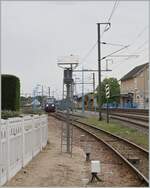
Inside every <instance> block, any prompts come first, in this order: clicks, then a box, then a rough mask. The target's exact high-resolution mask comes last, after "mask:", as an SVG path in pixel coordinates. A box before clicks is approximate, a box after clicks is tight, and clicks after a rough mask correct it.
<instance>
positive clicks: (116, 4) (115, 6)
mask: <svg viewBox="0 0 150 188" xmlns="http://www.w3.org/2000/svg"><path fill="white" fill-rule="evenodd" d="M118 4H119V0H116V1H115V3H114V6H113V8H112V11H111V13H110V16H109V18H108V20H107V22H110V20H111V18H112V16H113V14H114V12H115V10H116V9H117V7H118ZM106 29H107V25H106V26H105V28H104V30H103V32H102V35H101V37H102V36H103V34H104V32H105V31H106Z"/></svg>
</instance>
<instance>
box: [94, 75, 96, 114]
mask: <svg viewBox="0 0 150 188" xmlns="http://www.w3.org/2000/svg"><path fill="white" fill-rule="evenodd" d="M93 102H94V111H95V112H96V98H95V73H94V72H93Z"/></svg>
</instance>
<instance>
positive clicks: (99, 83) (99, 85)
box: [97, 23, 102, 121]
mask: <svg viewBox="0 0 150 188" xmlns="http://www.w3.org/2000/svg"><path fill="white" fill-rule="evenodd" d="M97 29H98V30H97V32H98V103H99V121H101V120H102V113H101V39H100V23H97Z"/></svg>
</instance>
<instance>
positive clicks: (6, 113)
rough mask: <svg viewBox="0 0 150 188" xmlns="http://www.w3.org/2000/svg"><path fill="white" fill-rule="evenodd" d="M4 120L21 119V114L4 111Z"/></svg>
mask: <svg viewBox="0 0 150 188" xmlns="http://www.w3.org/2000/svg"><path fill="white" fill-rule="evenodd" d="M1 115H2V119H8V118H12V117H19V116H20V112H19V111H10V110H4V111H2V114H1Z"/></svg>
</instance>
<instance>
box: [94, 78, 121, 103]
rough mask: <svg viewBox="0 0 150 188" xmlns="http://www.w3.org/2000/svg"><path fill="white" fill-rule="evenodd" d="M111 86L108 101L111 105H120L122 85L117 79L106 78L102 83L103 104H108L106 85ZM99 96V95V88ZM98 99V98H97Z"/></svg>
mask: <svg viewBox="0 0 150 188" xmlns="http://www.w3.org/2000/svg"><path fill="white" fill-rule="evenodd" d="M106 84H109V88H110V98H109V99H108V102H109V103H119V101H120V85H119V82H118V80H117V79H116V78H105V79H104V80H103V81H102V83H101V88H102V91H101V92H102V96H101V97H102V98H101V99H102V104H104V103H106V102H107V99H106V93H105V85H106ZM96 90H97V95H98V87H97V89H96ZM97 98H98V96H97Z"/></svg>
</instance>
